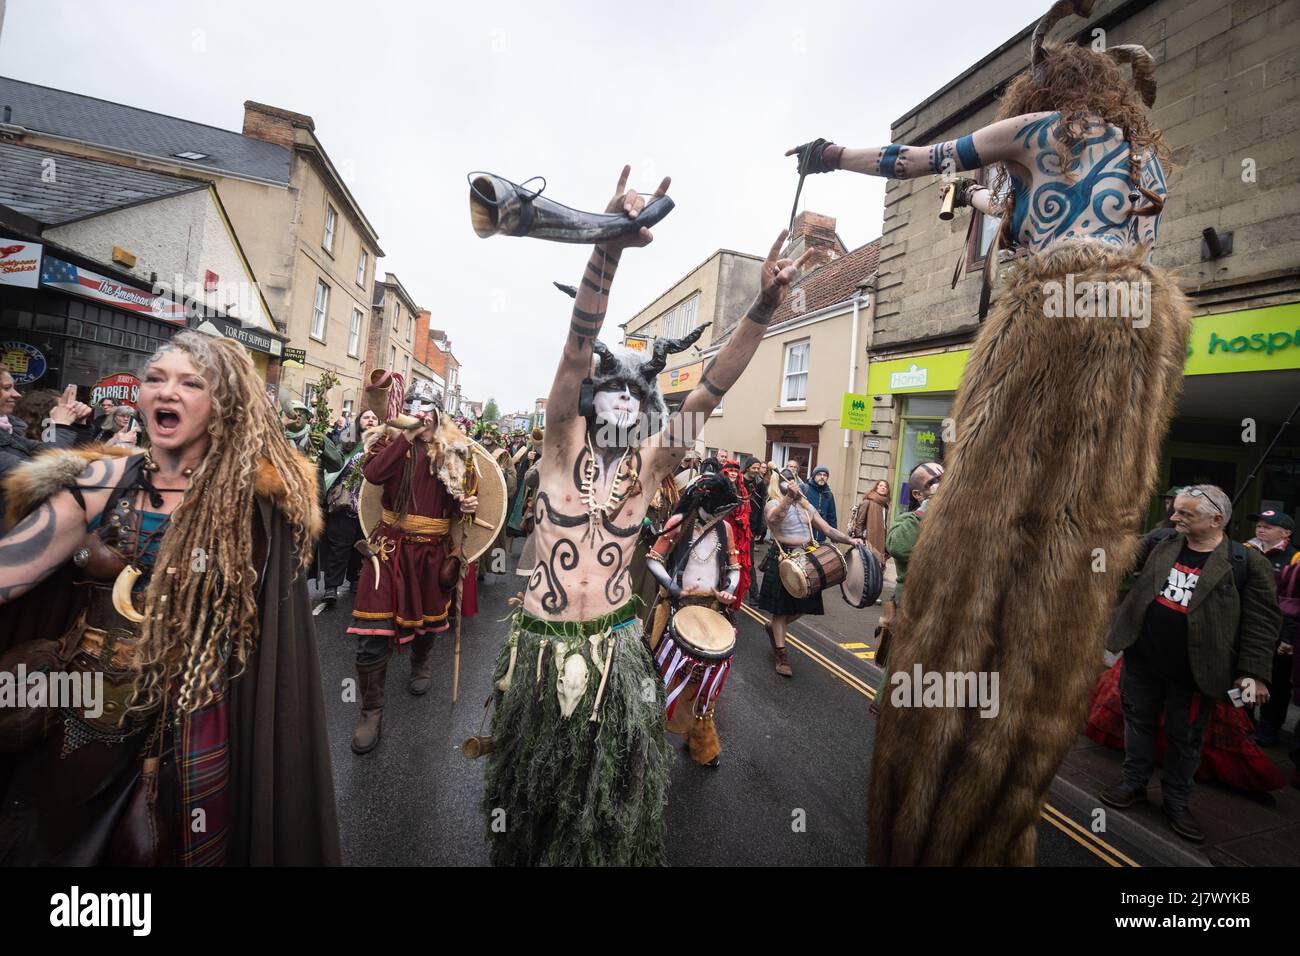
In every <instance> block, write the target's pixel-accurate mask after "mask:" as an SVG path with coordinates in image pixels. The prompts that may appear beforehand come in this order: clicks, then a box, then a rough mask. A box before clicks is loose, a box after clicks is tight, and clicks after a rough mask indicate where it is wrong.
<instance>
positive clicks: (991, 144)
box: [786, 113, 1056, 179]
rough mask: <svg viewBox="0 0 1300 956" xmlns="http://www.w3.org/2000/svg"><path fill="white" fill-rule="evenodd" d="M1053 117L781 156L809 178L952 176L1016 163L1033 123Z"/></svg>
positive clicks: (807, 148) (1032, 116) (818, 145)
mask: <svg viewBox="0 0 1300 956" xmlns="http://www.w3.org/2000/svg"><path fill="white" fill-rule="evenodd" d="M1055 116H1056V114H1055V113H1028V114H1026V115H1024V116H1013V117H1011V118H1010V119H1004V120H999V121H998V122H996V123H990V124H989V125H988V126H985V127H984V128H983V129H979V130H976V131H975V132H974V133H970V134H968V135H966V136H960V137H958V138H957V139H950V140H945V141H944V142H942V143H931V144H930V145H928V146H905V145H903V144H902V143H890V144H889V145H887V146H867V147H864V148H860V149H855V148H851V147H845V146H837V145H835V144H834V143H831V142H827V141H826V140H824V139H817V140H813V141H812V142H811V143H804V144H803V145H802V146H796V147H795V148H794V149H791V150H788V151H787V152H786V155H787V156H797V157H799V163H800V171H801V172H808V173H829V172H832V171H833V170H836V169H845V170H848V171H849V172H854V173H863V174H865V175H867V176H883V177H885V178H886V179H914V178H916V177H917V176H936V175H955V174H956V173H961V172H969V171H971V170H973V169H980V168H982V167H984V166H988V165H990V164H992V163H999V162H1005V163H1021V162H1022V160H1023V157H1024V155H1025V152H1026V149H1027V146H1028V144H1027V141H1028V139H1029V134H1030V132H1032V129H1033V127H1034V126H1035V124H1038V123H1043V122H1047V121H1050V120H1051V119H1052V118H1053V117H1055Z"/></svg>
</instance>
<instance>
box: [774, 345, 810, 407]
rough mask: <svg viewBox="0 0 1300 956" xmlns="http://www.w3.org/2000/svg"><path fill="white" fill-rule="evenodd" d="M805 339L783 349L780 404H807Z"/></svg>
mask: <svg viewBox="0 0 1300 956" xmlns="http://www.w3.org/2000/svg"><path fill="white" fill-rule="evenodd" d="M809 345H810V343H809V341H808V340H807V339H804V340H803V341H802V342H791V343H790V344H789V345H787V346H786V347H785V372H784V374H783V375H782V379H781V404H782V405H804V404H807V402H808V347H809Z"/></svg>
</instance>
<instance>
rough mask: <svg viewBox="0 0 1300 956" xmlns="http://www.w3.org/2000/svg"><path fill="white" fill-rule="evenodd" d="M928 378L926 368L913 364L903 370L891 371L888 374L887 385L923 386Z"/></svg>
mask: <svg viewBox="0 0 1300 956" xmlns="http://www.w3.org/2000/svg"><path fill="white" fill-rule="evenodd" d="M929 378H930V370H929V369H928V368H917V367H916V365H915V364H913V365H912V366H911V367H910V368H908V369H907V371H905V372H892V373H890V376H889V387H890V388H891V389H894V388H925V386H926V383H927V382H928V381H929Z"/></svg>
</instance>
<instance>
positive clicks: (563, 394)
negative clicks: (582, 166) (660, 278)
mask: <svg viewBox="0 0 1300 956" xmlns="http://www.w3.org/2000/svg"><path fill="white" fill-rule="evenodd" d="M630 174H631V167H629V166H624V167H623V173H622V175H620V176H619V177H618V186H617V187H616V189H615V191H614V198H613V199H611V200H610V202H609V205H608V206H606V207H605V211H606V212H612V213H616V212H621V213H623V214H624V215H626V216H627V217H628V218H630V219H635V218H636V217H637V216H638V215H640V213H641V210H642V209H644V208H645V204H646V199H645V197H644V196H639V195H637V192H636V190H632V189H628V188H627V179H628V176H629V175H630ZM668 184H669V180H668V179H667V178H665V179H664V181H663V182H662V183H660V184H659V188H658V189H656V190H655V193H654V196H653V197H651V198H654V199H657V198H658V197H660V196H663V195H665V194H666V193H667V192H668ZM653 239H654V237H653V236H652V235H651V234H650V230H649V229H647V228H646V227H645V226H642V227H641V228H640V230H638V231H637V232H633V233H631V234H629V235H628V236H626V237H624V238H622V239H616V240H612V241H610V242H604V243H597V244H596V245H595V246H593V247H592V250H591V258H590V259H588V260H587V266H586V268H585V269H584V270H583V273H582V281H581V282H579V284H578V294H577V296H576V297H575V298H574V301H573V317H572V318H571V319H570V321H569V333H568V335H567V336H566V337H565V340H564V352H563V353H562V355H561V357H560V367H559V369H558V370H557V371H556V373H555V381H554V382H552V383H551V392H550V396H549V398H548V399H547V402H546V411H547V428H546V438H545V439H544V441H545V444H544V446H543V447H544V449H549V448H557V447H558V446H559V445H560V443H562V442H563V441H564V440H565V438H566V437H567V436H568V433H569V432H570V431H571V428H570V426H571V425H573V423H574V422H575V421H576V420H577V418H578V396H579V393H580V391H581V389H582V380H583V379H585V378H586V377H587V376H588V374H590V372H591V350H592V346H591V343H592V342H593V341H595V340H596V338H597V337H598V336H599V335H600V330H601V327H602V326H603V325H604V324H605V312H606V310H607V309H608V308H609V290H610V287H611V286H612V285H613V282H614V273H615V272H616V271H617V270H618V262H619V258H620V257H621V256H622V254H623V250H624V249H626V248H628V247H630V246H647V245H649V244H650V243H651V242H652V241H653ZM552 460H554V458H553V459H552Z"/></svg>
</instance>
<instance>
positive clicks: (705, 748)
mask: <svg viewBox="0 0 1300 956" xmlns="http://www.w3.org/2000/svg"><path fill="white" fill-rule="evenodd" d="M692 724H693V726H692V727H691V733H690V736H689V737H687V738H686V746H687V747H688V748H689V750H690V752H691V759H692V760H694V761H695V762H696V763H698V764H706V763H708V762H709V761H710V760H712V759H713V758H714V757H716V756H717V755H718V754H720V753H722V741H721V740H719V739H718V728H717V726H716V725H715V724H714V723H713V714H709V715H708V716H706V717H699V718H692Z"/></svg>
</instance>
